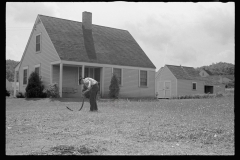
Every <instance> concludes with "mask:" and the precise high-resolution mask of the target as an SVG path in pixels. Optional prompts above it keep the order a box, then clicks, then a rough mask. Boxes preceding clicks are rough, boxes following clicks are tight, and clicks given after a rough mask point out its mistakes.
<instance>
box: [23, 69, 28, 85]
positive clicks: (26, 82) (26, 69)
mask: <svg viewBox="0 0 240 160" xmlns="http://www.w3.org/2000/svg"><path fill="white" fill-rule="evenodd" d="M25 70H27V76H26V84H24V78H25V76H24V71H25ZM27 84H28V66H26V67H23V86H26V85H27Z"/></svg>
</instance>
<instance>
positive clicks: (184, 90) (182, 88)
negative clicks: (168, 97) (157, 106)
mask: <svg viewBox="0 0 240 160" xmlns="http://www.w3.org/2000/svg"><path fill="white" fill-rule="evenodd" d="M192 82H197V89H196V90H193V89H192ZM177 83H178V84H177V86H178V90H177V92H178V95H179V96H183V95H193V94H204V82H202V81H196V80H182V79H178V80H177Z"/></svg>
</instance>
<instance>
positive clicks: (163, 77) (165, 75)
mask: <svg viewBox="0 0 240 160" xmlns="http://www.w3.org/2000/svg"><path fill="white" fill-rule="evenodd" d="M159 81H162V82H165V81H170V82H171V91H170V96H176V93H177V90H176V88H177V84H176V82H177V79H176V77H174V75H173V74H172V72H171V71H170V70H169V69H168V68H167V67H166V66H164V67H163V68H162V69H161V71H160V74H159V75H158V76H157V77H156V92H158V91H157V90H158V82H159ZM163 86H164V85H163ZM160 98H165V97H160Z"/></svg>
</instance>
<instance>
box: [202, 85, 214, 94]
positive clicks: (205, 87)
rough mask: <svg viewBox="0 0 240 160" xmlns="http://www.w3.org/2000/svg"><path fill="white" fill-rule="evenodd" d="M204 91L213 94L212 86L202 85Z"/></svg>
mask: <svg viewBox="0 0 240 160" xmlns="http://www.w3.org/2000/svg"><path fill="white" fill-rule="evenodd" d="M204 93H210V94H213V86H204Z"/></svg>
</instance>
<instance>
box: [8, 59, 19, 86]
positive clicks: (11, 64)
mask: <svg viewBox="0 0 240 160" xmlns="http://www.w3.org/2000/svg"><path fill="white" fill-rule="evenodd" d="M18 63H19V62H18V61H14V60H10V59H8V60H6V78H7V80H8V81H9V82H14V71H15V70H14V69H15V67H16V65H17V64H18Z"/></svg>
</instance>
